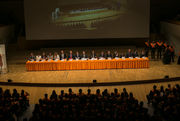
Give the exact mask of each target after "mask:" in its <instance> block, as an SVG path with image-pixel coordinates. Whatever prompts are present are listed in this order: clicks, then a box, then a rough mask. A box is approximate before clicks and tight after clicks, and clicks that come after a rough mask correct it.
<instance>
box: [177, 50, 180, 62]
mask: <svg viewBox="0 0 180 121" xmlns="http://www.w3.org/2000/svg"><path fill="white" fill-rule="evenodd" d="M177 64H180V52H179V57H178V62H177Z"/></svg>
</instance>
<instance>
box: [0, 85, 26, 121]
mask: <svg viewBox="0 0 180 121" xmlns="http://www.w3.org/2000/svg"><path fill="white" fill-rule="evenodd" d="M28 95H29V94H28V93H27V92H24V90H22V91H21V93H20V94H19V93H18V92H17V90H16V89H14V90H13V93H12V94H11V92H10V90H9V89H6V90H5V91H4V90H3V89H2V88H1V87H0V120H1V121H15V120H18V117H19V116H21V115H22V114H23V112H24V111H25V110H26V109H27V108H28V106H29V100H28Z"/></svg>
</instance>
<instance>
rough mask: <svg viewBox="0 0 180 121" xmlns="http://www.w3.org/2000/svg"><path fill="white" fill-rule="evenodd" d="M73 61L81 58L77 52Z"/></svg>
mask: <svg viewBox="0 0 180 121" xmlns="http://www.w3.org/2000/svg"><path fill="white" fill-rule="evenodd" d="M75 59H76V60H79V59H81V56H80V54H79V52H78V51H77V52H76V55H75Z"/></svg>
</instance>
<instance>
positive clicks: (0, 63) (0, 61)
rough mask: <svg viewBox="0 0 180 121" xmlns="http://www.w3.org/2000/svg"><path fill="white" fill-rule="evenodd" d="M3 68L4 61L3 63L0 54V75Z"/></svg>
mask: <svg viewBox="0 0 180 121" xmlns="http://www.w3.org/2000/svg"><path fill="white" fill-rule="evenodd" d="M2 67H3V61H2V55H1V54H0V73H2Z"/></svg>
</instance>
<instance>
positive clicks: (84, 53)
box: [81, 51, 88, 59]
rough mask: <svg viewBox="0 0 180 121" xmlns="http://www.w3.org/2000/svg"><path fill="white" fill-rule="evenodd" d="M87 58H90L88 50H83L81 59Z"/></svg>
mask: <svg viewBox="0 0 180 121" xmlns="http://www.w3.org/2000/svg"><path fill="white" fill-rule="evenodd" d="M87 58H88V56H87V55H86V52H85V51H83V52H82V56H81V59H87Z"/></svg>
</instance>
